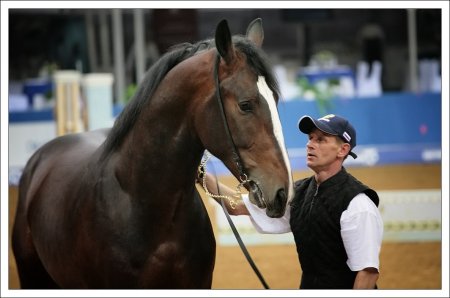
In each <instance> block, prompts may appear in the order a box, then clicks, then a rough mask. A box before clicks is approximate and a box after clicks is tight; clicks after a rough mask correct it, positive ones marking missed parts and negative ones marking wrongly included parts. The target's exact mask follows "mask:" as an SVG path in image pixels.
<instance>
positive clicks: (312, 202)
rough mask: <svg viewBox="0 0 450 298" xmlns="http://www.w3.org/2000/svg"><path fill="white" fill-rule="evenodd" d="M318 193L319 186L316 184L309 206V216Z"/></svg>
mask: <svg viewBox="0 0 450 298" xmlns="http://www.w3.org/2000/svg"><path fill="white" fill-rule="evenodd" d="M318 192H319V184H317V188H316V192H315V193H314V195H313V198H312V200H311V206H310V207H309V214H311V211H312V208H313V206H314V201H315V200H316V196H317V193H318Z"/></svg>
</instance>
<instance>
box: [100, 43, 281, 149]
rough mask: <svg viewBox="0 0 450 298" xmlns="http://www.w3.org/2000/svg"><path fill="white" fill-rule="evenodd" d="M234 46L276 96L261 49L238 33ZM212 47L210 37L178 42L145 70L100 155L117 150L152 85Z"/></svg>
mask: <svg viewBox="0 0 450 298" xmlns="http://www.w3.org/2000/svg"><path fill="white" fill-rule="evenodd" d="M233 43H234V46H235V47H236V48H237V49H238V50H239V51H241V52H242V53H244V54H245V55H246V56H247V62H248V64H249V66H250V67H251V68H252V69H253V70H254V71H255V73H256V74H257V75H258V76H264V77H265V79H266V83H267V85H268V86H269V88H270V89H271V90H273V92H274V93H275V95H276V98H278V96H279V88H278V83H277V81H276V79H275V76H274V75H273V73H272V70H271V66H270V64H269V62H268V59H267V57H266V55H265V54H264V52H263V51H262V50H260V49H259V48H258V47H256V46H255V45H254V44H253V43H251V42H250V41H248V40H247V39H245V38H244V37H242V36H234V37H233ZM213 47H215V44H214V39H207V40H203V41H199V42H197V43H195V44H190V43H181V44H178V45H175V46H173V47H171V48H170V49H169V50H168V52H167V53H165V54H164V55H163V56H162V57H161V58H160V59H159V60H158V61H156V62H155V64H153V65H152V67H151V68H150V69H149V70H148V71H147V73H146V74H145V76H144V79H143V80H142V82H141V83H140V84H139V87H138V89H137V90H136V93H135V94H134V96H133V97H132V98H131V99H130V102H129V103H128V104H127V105H126V106H125V108H124V109H123V111H122V112H121V113H120V115H119V116H118V117H117V119H116V121H115V122H114V125H113V127H112V128H111V130H110V132H109V134H108V136H107V138H106V141H105V143H104V144H103V145H104V148H103V149H104V150H103V157H106V155H108V154H109V153H111V152H113V151H114V150H115V149H117V148H118V147H119V146H120V145H121V144H122V141H123V139H124V138H125V136H126V135H127V133H128V132H129V131H130V130H131V129H132V128H133V125H134V123H135V121H136V119H137V117H138V116H139V114H140V112H141V111H142V108H143V107H144V106H145V105H146V103H147V102H148V101H149V100H151V98H152V95H153V93H154V92H155V90H156V87H157V86H158V85H159V84H160V82H161V81H162V80H163V78H164V76H165V75H166V74H167V73H168V72H169V71H170V70H171V69H172V68H173V67H175V66H176V65H177V64H179V63H180V62H182V61H184V60H186V59H188V58H190V57H192V56H194V55H196V54H197V53H199V52H202V51H204V50H207V49H210V48H213Z"/></svg>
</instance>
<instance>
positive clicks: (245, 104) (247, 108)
mask: <svg viewBox="0 0 450 298" xmlns="http://www.w3.org/2000/svg"><path fill="white" fill-rule="evenodd" d="M239 108H240V109H241V111H243V112H251V111H252V110H253V107H252V103H251V102H250V101H242V102H240V103H239Z"/></svg>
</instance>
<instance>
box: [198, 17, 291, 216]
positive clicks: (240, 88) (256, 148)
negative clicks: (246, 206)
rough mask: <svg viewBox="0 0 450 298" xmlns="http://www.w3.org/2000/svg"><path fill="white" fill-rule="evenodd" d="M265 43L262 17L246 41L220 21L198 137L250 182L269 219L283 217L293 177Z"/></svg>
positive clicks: (253, 199) (252, 196)
mask: <svg viewBox="0 0 450 298" xmlns="http://www.w3.org/2000/svg"><path fill="white" fill-rule="evenodd" d="M262 41H263V30H262V23H261V20H260V19H257V20H255V21H253V22H252V23H251V24H250V25H249V27H248V29H247V35H246V37H245V38H244V37H238V36H235V37H232V36H231V34H230V30H229V28H228V25H227V22H226V21H222V22H221V23H219V25H218V26H217V29H216V34H215V43H216V48H217V52H218V55H219V56H218V57H217V59H219V60H217V64H216V73H215V75H216V76H217V78H216V85H215V89H216V90H215V91H214V95H213V96H212V98H211V100H210V102H209V104H208V110H206V111H205V112H206V113H207V115H203V117H206V118H205V119H206V121H207V123H206V124H205V122H204V121H203V124H204V125H206V126H207V128H206V130H207V131H208V133H203V134H199V135H200V138H201V139H202V143H203V144H204V146H205V147H206V148H207V149H208V150H209V151H210V152H211V153H213V154H214V155H215V156H217V157H218V158H219V159H221V160H222V161H223V162H224V164H225V165H226V166H227V167H228V169H229V170H230V171H231V172H232V173H233V175H234V176H235V177H236V178H238V179H239V180H241V181H243V180H246V178H248V180H247V182H246V183H244V186H245V187H246V188H247V190H248V191H249V192H250V200H251V202H252V203H254V204H256V205H257V206H258V207H260V208H266V213H267V215H268V216H270V217H280V216H282V215H283V214H284V211H285V208H286V204H287V201H288V200H290V199H291V197H292V196H293V186H292V175H291V169H290V164H289V159H288V155H287V152H286V148H285V144H284V138H283V133H282V129H281V123H280V119H279V115H278V111H277V102H278V91H277V83H276V80H275V78H274V76H273V74H272V72H271V70H270V67H269V64H268V63H267V62H266V59H265V58H264V57H265V56H264V54H263V53H262V51H261V49H260V46H261V44H262ZM220 102H222V104H220ZM221 105H222V107H223V110H221V108H220V106H221ZM227 131H228V132H229V133H228V132H227ZM234 151H236V152H234Z"/></svg>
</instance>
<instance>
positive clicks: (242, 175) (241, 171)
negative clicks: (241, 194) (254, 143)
mask: <svg viewBox="0 0 450 298" xmlns="http://www.w3.org/2000/svg"><path fill="white" fill-rule="evenodd" d="M219 65H220V55H219V54H217V55H216V63H215V66H214V82H215V85H216V98H217V103H218V104H219V109H220V116H221V119H222V123H223V126H224V128H225V133H226V134H227V139H228V141H229V143H230V147H231V152H232V155H233V161H234V163H235V164H236V167H237V169H238V171H239V182H241V183H242V184H244V183H248V182H250V180H248V176H247V174H246V172H245V169H244V166H243V163H242V158H241V155H240V154H239V151H238V150H237V148H236V144H235V143H234V140H233V136H232V135H231V132H230V127H229V126H228V121H227V116H226V114H225V109H224V107H223V101H222V96H221V95H220V84H219Z"/></svg>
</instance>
